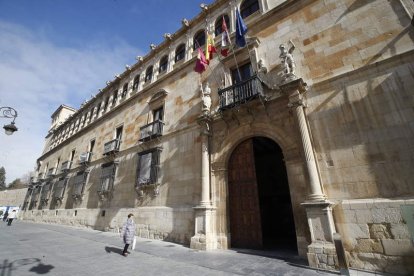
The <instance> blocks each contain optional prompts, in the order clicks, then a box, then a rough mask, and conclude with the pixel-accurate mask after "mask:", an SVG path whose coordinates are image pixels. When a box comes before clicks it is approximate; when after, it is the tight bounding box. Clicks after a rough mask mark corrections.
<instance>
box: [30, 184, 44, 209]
mask: <svg viewBox="0 0 414 276" xmlns="http://www.w3.org/2000/svg"><path fill="white" fill-rule="evenodd" d="M41 190H42V186H41V185H37V186H36V187H34V188H33V193H32V200H31V201H30V208H34V207H35V206H36V204H37V202H38V201H39V196H40V192H41Z"/></svg>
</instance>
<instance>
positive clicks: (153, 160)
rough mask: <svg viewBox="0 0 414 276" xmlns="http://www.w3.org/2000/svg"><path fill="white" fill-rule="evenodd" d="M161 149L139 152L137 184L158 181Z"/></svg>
mask: <svg viewBox="0 0 414 276" xmlns="http://www.w3.org/2000/svg"><path fill="white" fill-rule="evenodd" d="M160 155H161V149H160V148H156V149H152V150H149V151H145V152H142V153H139V154H138V156H139V160H138V173H137V186H141V185H149V184H156V183H157V182H158V175H159V164H160Z"/></svg>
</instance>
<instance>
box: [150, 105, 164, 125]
mask: <svg viewBox="0 0 414 276" xmlns="http://www.w3.org/2000/svg"><path fill="white" fill-rule="evenodd" d="M152 115H153V122H155V121H158V120H160V121H162V120H163V118H164V107H160V108H157V109H155V110H154V111H153V114H152Z"/></svg>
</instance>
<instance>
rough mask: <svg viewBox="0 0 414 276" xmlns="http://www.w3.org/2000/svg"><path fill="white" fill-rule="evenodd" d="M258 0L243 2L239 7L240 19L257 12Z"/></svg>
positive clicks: (245, 0)
mask: <svg viewBox="0 0 414 276" xmlns="http://www.w3.org/2000/svg"><path fill="white" fill-rule="evenodd" d="M259 8H260V7H259V1H258V0H244V1H243V3H242V4H241V5H240V15H241V17H242V18H246V17H248V16H249V15H251V14H253V13H254V12H256V11H258V10H259Z"/></svg>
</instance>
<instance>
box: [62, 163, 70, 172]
mask: <svg viewBox="0 0 414 276" xmlns="http://www.w3.org/2000/svg"><path fill="white" fill-rule="evenodd" d="M71 166H72V161H66V162H63V163H62V166H61V167H60V171H61V172H67V171H69V170H70V167H71Z"/></svg>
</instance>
